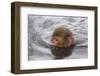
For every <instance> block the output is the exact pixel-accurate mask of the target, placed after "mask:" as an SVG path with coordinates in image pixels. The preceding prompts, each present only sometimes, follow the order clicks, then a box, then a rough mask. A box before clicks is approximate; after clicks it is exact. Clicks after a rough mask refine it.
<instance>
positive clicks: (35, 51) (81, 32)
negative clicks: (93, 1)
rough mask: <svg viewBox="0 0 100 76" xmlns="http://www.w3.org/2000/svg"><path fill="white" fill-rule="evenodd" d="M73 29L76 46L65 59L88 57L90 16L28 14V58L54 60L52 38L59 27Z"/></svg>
mask: <svg viewBox="0 0 100 76" xmlns="http://www.w3.org/2000/svg"><path fill="white" fill-rule="evenodd" d="M60 26H62V27H65V28H68V29H70V30H71V31H72V33H73V36H74V39H75V41H74V43H75V47H74V49H73V53H72V55H70V56H69V57H65V58H64V59H79V58H87V57H88V18H87V17H76V16H42V15H28V60H52V59H53V57H54V56H53V54H52V53H51V51H50V39H51V36H52V34H53V31H54V30H55V29H56V28H57V27H60Z"/></svg>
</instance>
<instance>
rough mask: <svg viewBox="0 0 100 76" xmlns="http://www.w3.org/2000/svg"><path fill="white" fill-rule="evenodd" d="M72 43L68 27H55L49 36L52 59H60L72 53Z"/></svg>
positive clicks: (72, 39)
mask: <svg viewBox="0 0 100 76" xmlns="http://www.w3.org/2000/svg"><path fill="white" fill-rule="evenodd" d="M73 44H74V38H73V34H72V32H71V31H70V30H69V29H66V28H64V27H59V28H57V29H55V31H54V32H53V35H52V38H51V45H52V47H51V52H52V54H53V55H54V56H55V58H54V59H62V58H64V57H65V56H69V55H70V54H71V53H72V49H73Z"/></svg>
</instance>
